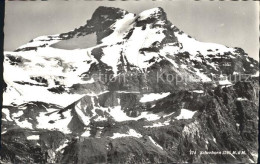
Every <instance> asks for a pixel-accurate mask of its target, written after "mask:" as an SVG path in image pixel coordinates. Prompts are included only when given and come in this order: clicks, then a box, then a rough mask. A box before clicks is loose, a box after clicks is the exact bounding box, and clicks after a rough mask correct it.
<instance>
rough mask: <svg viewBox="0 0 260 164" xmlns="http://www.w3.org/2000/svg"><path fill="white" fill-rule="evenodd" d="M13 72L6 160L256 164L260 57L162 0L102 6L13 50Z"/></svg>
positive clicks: (7, 69) (7, 68) (6, 105)
mask: <svg viewBox="0 0 260 164" xmlns="http://www.w3.org/2000/svg"><path fill="white" fill-rule="evenodd" d="M4 79H5V82H6V84H7V87H6V88H5V92H4V94H3V97H4V99H3V109H2V113H3V117H2V146H3V149H1V160H2V162H13V163H14V162H18V163H28V162H29V163H30V162H33V163H43V162H49V163H172V162H195V163H203V162H218V163H223V162H225V163H227V162H252V161H254V162H256V158H257V156H256V151H257V144H256V139H257V129H256V127H257V119H258V117H257V111H258V105H259V104H258V101H257V100H258V96H259V95H258V62H257V61H255V60H254V59H252V58H250V57H249V56H248V54H246V52H244V50H243V49H241V48H237V47H235V48H232V47H227V46H224V45H220V44H215V43H204V42H200V41H197V40H196V39H194V38H192V37H191V36H189V35H187V34H185V33H184V32H183V31H181V30H180V29H179V28H177V27H176V26H175V25H173V24H172V23H171V22H170V21H169V20H168V19H167V14H166V13H165V11H164V10H163V9H162V8H160V7H158V8H153V9H149V10H145V11H143V12H141V13H139V14H133V13H129V12H128V11H125V10H122V9H119V8H113V7H103V6H102V7H99V8H97V9H96V10H95V12H94V13H93V15H92V17H91V19H90V20H87V22H86V24H85V25H83V26H81V27H78V28H75V29H74V30H71V31H69V32H66V33H62V34H57V35H49V36H40V37H38V38H35V39H33V40H31V41H30V42H29V43H27V44H25V45H22V46H21V47H19V48H18V49H17V50H16V51H15V52H5V61H4ZM227 150H228V151H232V152H234V153H227ZM190 151H200V152H220V154H219V155H215V154H214V155H212V154H205V155H200V154H196V153H193V154H191V152H190ZM21 152H23V153H21ZM239 152H240V154H239ZM241 152H242V153H243V154H242V155H241ZM29 154H30V155H29Z"/></svg>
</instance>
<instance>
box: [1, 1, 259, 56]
mask: <svg viewBox="0 0 260 164" xmlns="http://www.w3.org/2000/svg"><path fill="white" fill-rule="evenodd" d="M98 6H112V7H119V8H122V9H125V10H127V11H129V12H133V13H140V12H141V11H143V10H146V9H150V8H154V7H162V8H163V9H164V10H165V12H166V13H167V17H168V19H169V20H170V21H171V22H172V23H173V24H174V25H176V26H177V27H179V28H180V29H181V30H182V31H184V32H185V33H187V34H189V35H191V36H192V37H195V38H196V39H197V40H199V41H204V42H214V43H220V44H224V45H227V46H230V47H241V48H243V49H244V50H245V51H246V52H247V53H248V54H249V56H251V57H253V58H255V59H257V60H258V52H259V39H258V36H259V34H258V33H259V16H258V14H259V11H258V9H259V2H243V1H241V2H234V1H224V2H220V1H213V2H212V1H208V0H207V1H193V0H189V1H183V0H171V1H170V0H169V1H155V2H152V1H150V0H149V1H148V0H143V1H76V0H74V1H73V0H70V1H51V0H49V1H45V2H42V1H23V2H22V1H7V2H6V9H5V12H6V15H5V27H4V32H5V43H4V49H5V50H14V49H16V48H18V47H19V46H21V45H23V44H25V43H27V42H28V41H30V40H31V39H33V38H35V37H37V36H41V35H52V34H59V33H62V32H68V31H70V30H73V29H74V28H76V27H79V26H81V25H84V24H85V23H86V20H88V19H90V18H91V15H92V14H93V12H94V11H95V9H96V8H97V7H98Z"/></svg>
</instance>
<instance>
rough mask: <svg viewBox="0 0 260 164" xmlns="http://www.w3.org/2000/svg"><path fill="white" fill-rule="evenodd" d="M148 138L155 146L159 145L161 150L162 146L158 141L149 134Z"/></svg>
mask: <svg viewBox="0 0 260 164" xmlns="http://www.w3.org/2000/svg"><path fill="white" fill-rule="evenodd" d="M149 139H150V141H152V143H153V144H154V145H155V146H157V147H159V148H160V149H162V150H163V148H162V147H161V146H160V145H159V144H158V143H156V142H155V141H154V140H153V138H152V137H151V136H149Z"/></svg>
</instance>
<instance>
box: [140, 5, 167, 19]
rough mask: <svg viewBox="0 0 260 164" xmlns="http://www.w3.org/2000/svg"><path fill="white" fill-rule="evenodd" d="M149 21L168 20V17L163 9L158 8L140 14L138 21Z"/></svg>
mask: <svg viewBox="0 0 260 164" xmlns="http://www.w3.org/2000/svg"><path fill="white" fill-rule="evenodd" d="M147 19H160V20H166V19H167V17H166V13H165V12H164V10H163V8H161V7H156V8H152V9H148V10H145V11H143V12H141V13H140V14H139V19H138V20H139V21H142V20H147Z"/></svg>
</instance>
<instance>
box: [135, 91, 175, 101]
mask: <svg viewBox="0 0 260 164" xmlns="http://www.w3.org/2000/svg"><path fill="white" fill-rule="evenodd" d="M170 94H171V93H170V92H166V93H150V94H144V95H143V97H142V98H141V99H140V102H142V103H144V102H150V101H155V100H159V99H162V98H164V97H167V96H168V95H170Z"/></svg>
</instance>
